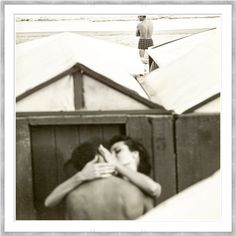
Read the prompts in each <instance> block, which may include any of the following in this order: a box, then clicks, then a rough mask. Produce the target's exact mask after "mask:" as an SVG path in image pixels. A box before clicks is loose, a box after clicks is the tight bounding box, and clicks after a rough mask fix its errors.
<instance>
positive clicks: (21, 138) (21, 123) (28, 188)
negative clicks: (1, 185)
mask: <svg viewBox="0 0 236 236" xmlns="http://www.w3.org/2000/svg"><path fill="white" fill-rule="evenodd" d="M30 145H31V141H30V130H29V125H28V122H27V120H26V119H17V120H16V219H17V220H35V219H36V210H35V208H34V198H33V180H32V162H31V146H30Z"/></svg>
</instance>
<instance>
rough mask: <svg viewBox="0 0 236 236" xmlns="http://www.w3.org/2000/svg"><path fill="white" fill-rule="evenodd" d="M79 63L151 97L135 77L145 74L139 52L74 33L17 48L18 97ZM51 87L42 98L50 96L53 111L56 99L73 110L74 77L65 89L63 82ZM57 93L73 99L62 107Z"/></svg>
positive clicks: (67, 82) (54, 36) (68, 80)
mask: <svg viewBox="0 0 236 236" xmlns="http://www.w3.org/2000/svg"><path fill="white" fill-rule="evenodd" d="M76 63H80V64H82V65H85V66H86V67H88V68H90V69H92V70H93V71H96V72H97V73H99V74H101V75H103V76H105V77H107V78H109V79H110V80H112V81H114V82H115V83H118V84H120V85H122V86H125V87H126V88H128V89H130V90H133V91H135V92H136V93H137V94H138V95H140V96H142V97H144V98H148V97H147V94H146V93H145V91H144V89H143V88H142V87H141V86H140V84H139V83H138V82H137V81H136V79H135V78H134V77H133V76H132V75H133V74H140V73H143V64H142V63H141V61H140V58H139V55H138V50H137V49H134V48H130V47H126V46H123V45H119V44H114V43H110V42H106V41H102V40H97V39H93V38H89V37H84V36H80V35H77V34H72V33H61V34H57V35H53V36H50V37H45V38H42V39H39V40H34V41H30V42H27V43H22V44H19V45H17V46H16V96H19V95H21V94H23V93H25V92H26V91H28V90H30V89H32V88H34V87H36V86H38V85H40V84H42V83H45V82H46V81H48V80H50V79H51V78H53V77H54V76H57V75H58V74H60V73H62V72H64V71H66V70H68V69H69V68H71V67H72V66H73V65H75V64H76ZM50 86H51V88H50V89H49V90H47V89H45V88H44V90H45V93H44V94H42V93H43V90H41V94H40V96H39V97H40V98H41V99H42V98H43V97H44V96H50V99H51V108H52V106H53V105H52V104H53V100H54V99H56V100H57V101H55V104H56V106H57V109H59V110H71V109H72V105H71V101H70V100H71V98H69V94H70V93H71V91H72V89H71V88H70V86H72V82H71V81H70V78H69V77H68V76H67V77H65V81H64V82H63V89H61V90H60V89H59V86H60V83H57V86H55V88H54V87H53V86H52V84H51V85H50ZM48 91H49V92H48ZM56 91H60V92H59V94H58V95H59V96H62V97H63V91H65V97H67V98H69V99H67V101H62V103H63V104H62V103H61V104H62V105H61V107H60V102H59V100H58V97H57V96H52V95H53V94H54V92H56ZM38 92H39V91H38ZM31 96H32V95H31ZM25 99H26V98H25ZM107 99H108V98H107ZM61 100H63V99H61ZM45 105H46V104H45ZM51 108H48V109H49V110H50V109H51Z"/></svg>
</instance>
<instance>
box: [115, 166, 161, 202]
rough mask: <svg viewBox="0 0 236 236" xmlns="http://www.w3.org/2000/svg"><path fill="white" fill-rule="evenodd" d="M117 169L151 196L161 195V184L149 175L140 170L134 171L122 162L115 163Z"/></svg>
mask: <svg viewBox="0 0 236 236" xmlns="http://www.w3.org/2000/svg"><path fill="white" fill-rule="evenodd" d="M115 168H116V170H117V171H118V172H119V173H121V174H122V175H123V176H125V177H126V178H127V179H128V180H129V181H130V182H132V183H133V184H134V185H136V186H137V187H138V188H140V189H141V190H143V191H144V192H145V193H147V194H148V195H149V196H151V197H153V198H155V199H156V198H158V197H159V196H160V195H161V185H160V184H158V183H157V182H155V181H153V180H152V179H151V178H150V177H148V176H147V175H144V174H142V173H140V172H136V171H133V170H131V169H129V168H127V167H125V166H123V165H121V164H120V163H117V164H116V165H115Z"/></svg>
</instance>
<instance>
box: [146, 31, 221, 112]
mask: <svg viewBox="0 0 236 236" xmlns="http://www.w3.org/2000/svg"><path fill="white" fill-rule="evenodd" d="M220 48H221V47H220V32H219V30H218V29H210V30H207V31H204V32H201V33H197V34H194V35H192V36H188V37H184V38H182V39H180V40H176V41H174V42H170V43H167V44H164V45H161V46H158V47H153V48H152V49H150V50H149V51H148V53H149V56H150V58H152V59H150V60H153V61H154V62H155V63H156V64H157V65H158V67H159V68H158V69H156V70H153V71H151V73H150V74H148V75H147V76H146V78H145V81H144V82H145V84H144V86H145V88H146V91H148V93H149V95H150V98H151V100H152V101H154V102H156V103H158V104H162V105H163V106H164V107H165V108H166V109H169V110H173V111H174V112H175V113H177V114H182V113H189V112H194V111H195V112H201V111H204V110H205V111H206V112H219V111H220V99H219V97H220V79H221V51H220Z"/></svg>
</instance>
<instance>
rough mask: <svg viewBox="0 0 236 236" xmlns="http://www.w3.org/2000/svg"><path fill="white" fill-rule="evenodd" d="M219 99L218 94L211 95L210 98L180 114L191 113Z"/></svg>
mask: <svg viewBox="0 0 236 236" xmlns="http://www.w3.org/2000/svg"><path fill="white" fill-rule="evenodd" d="M218 97H220V93H216V94H214V95H212V96H211V97H209V98H207V99H205V100H203V101H201V102H199V103H198V104H196V105H194V106H193V107H190V108H189V109H187V110H185V111H184V112H182V114H186V113H189V112H193V111H194V110H196V109H198V108H200V107H202V106H203V105H206V104H207V103H209V102H211V101H213V100H214V99H216V98H218Z"/></svg>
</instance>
